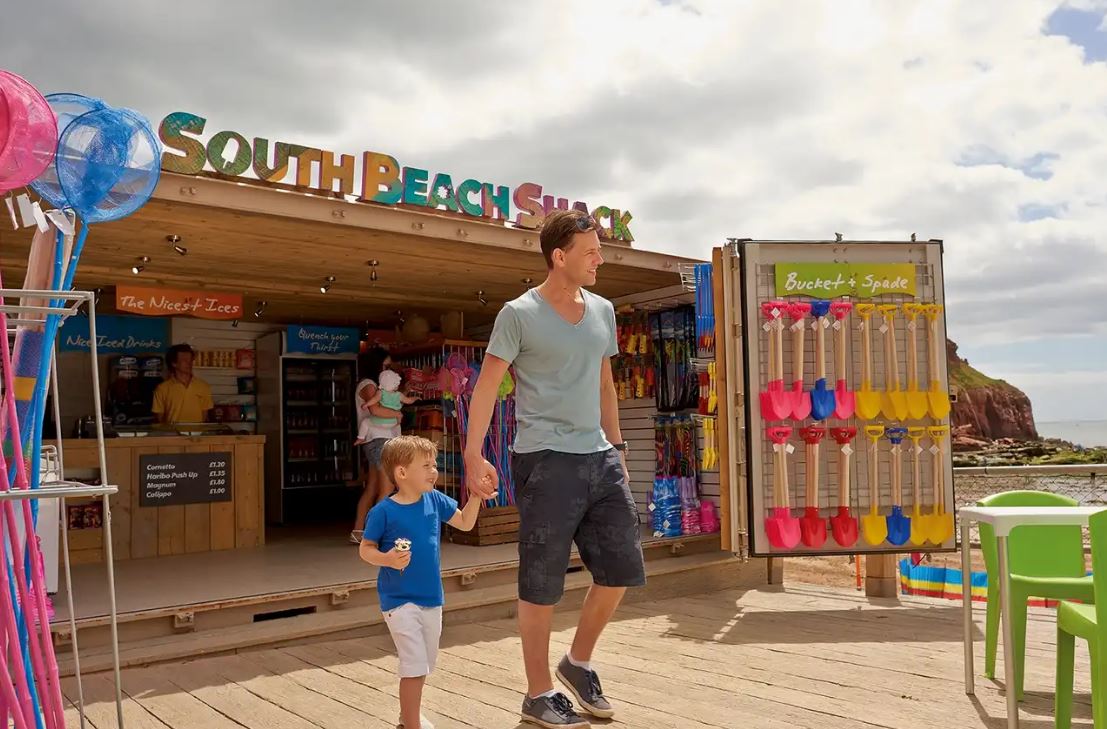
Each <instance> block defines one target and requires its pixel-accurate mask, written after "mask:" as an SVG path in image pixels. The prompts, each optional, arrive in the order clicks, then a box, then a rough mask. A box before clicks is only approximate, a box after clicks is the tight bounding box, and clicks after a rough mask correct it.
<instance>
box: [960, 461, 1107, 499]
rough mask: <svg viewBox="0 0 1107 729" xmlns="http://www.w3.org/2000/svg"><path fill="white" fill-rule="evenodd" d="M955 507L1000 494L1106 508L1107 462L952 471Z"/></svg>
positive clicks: (993, 467)
mask: <svg viewBox="0 0 1107 729" xmlns="http://www.w3.org/2000/svg"><path fill="white" fill-rule="evenodd" d="M953 482H954V491H955V492H956V494H957V506H958V507H961V506H967V505H969V504H973V503H976V501H977V500H979V499H981V498H983V497H985V496H989V495H991V494H997V493H999V492H1001V491H1014V490H1016V489H1028V490H1032V491H1049V492H1050V493H1055V494H1064V495H1066V496H1070V497H1072V498H1074V499H1076V500H1077V501H1079V502H1080V504H1081V505H1084V506H1096V505H1098V504H1105V505H1107V463H1097V464H1091V465H1078V466H978V467H975V466H974V467H970V468H955V469H953Z"/></svg>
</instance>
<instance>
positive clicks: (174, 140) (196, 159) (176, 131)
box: [158, 111, 208, 175]
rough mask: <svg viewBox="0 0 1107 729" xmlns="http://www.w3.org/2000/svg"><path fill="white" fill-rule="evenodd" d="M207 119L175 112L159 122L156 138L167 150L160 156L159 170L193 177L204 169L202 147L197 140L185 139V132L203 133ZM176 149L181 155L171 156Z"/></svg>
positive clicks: (204, 155)
mask: <svg viewBox="0 0 1107 729" xmlns="http://www.w3.org/2000/svg"><path fill="white" fill-rule="evenodd" d="M207 123H208V122H207V119H205V118H204V117H202V116H196V115H195V114H189V113H188V112H187V111H175V112H173V113H172V114H170V115H169V116H167V117H165V118H164V119H162V121H161V126H159V127H158V136H159V137H160V138H161V141H162V144H164V145H165V146H166V147H167V149H166V150H165V151H164V152H162V155H161V168H162V169H163V170H165V171H166V172H179V173H181V174H183V175H195V174H197V173H198V172H202V171H203V169H204V161H205V160H206V159H207V154H206V153H205V150H204V145H203V144H202V143H201V142H200V140H198V139H193V138H192V137H186V136H185V132H188V133H191V134H196V135H200V134H203V133H204V126H205V125H206V124H207ZM169 149H176V150H178V151H180V152H182V153H183V154H173V153H171V152H170V151H169Z"/></svg>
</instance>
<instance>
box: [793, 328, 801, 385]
mask: <svg viewBox="0 0 1107 729" xmlns="http://www.w3.org/2000/svg"><path fill="white" fill-rule="evenodd" d="M803 322H804V320H803V318H802V317H801V318H799V319H797V320H796V322H795V323H796V324H798V325H799V326H797V327H796V328H795V329H794V330H793V331H792V381H793V382H803V335H804V326H803Z"/></svg>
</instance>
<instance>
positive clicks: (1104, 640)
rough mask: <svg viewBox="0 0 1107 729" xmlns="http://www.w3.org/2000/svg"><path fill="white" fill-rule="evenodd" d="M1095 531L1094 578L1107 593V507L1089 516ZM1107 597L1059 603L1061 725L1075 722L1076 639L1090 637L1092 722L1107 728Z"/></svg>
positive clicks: (1056, 717)
mask: <svg viewBox="0 0 1107 729" xmlns="http://www.w3.org/2000/svg"><path fill="white" fill-rule="evenodd" d="M1088 528H1089V530H1090V531H1091V533H1092V581H1093V583H1095V592H1098V593H1100V595H1107V592H1104V590H1107V509H1105V510H1103V511H1098V512H1096V513H1095V514H1092V516H1091V518H1090V519H1088ZM1100 624H1103V625H1107V599H1105V600H1102V601H1099V602H1096V603H1095V604H1094V605H1086V604H1078V603H1074V602H1068V601H1063V602H1062V603H1061V604H1060V605H1058V606H1057V694H1056V697H1055V699H1054V705H1053V721H1054V726H1055V727H1057V729H1069V727H1070V726H1071V725H1072V678H1073V666H1074V662H1075V653H1076V639H1077V638H1078V637H1079V638H1083V639H1084V640H1086V641H1088V652H1089V653H1090V654H1091V657H1092V725H1093V726H1094V727H1096V729H1107V696H1105V695H1104V693H1103V691H1104V685H1103V684H1104V680H1105V679H1107V663H1105V662H1107V630H1104V631H1101V630H1100V629H1099V626H1100Z"/></svg>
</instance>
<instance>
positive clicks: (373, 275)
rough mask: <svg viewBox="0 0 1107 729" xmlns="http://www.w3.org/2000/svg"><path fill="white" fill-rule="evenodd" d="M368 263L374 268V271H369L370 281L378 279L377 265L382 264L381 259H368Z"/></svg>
mask: <svg viewBox="0 0 1107 729" xmlns="http://www.w3.org/2000/svg"><path fill="white" fill-rule="evenodd" d="M367 263H368V264H369V266H370V267H372V269H373V270H372V271H370V272H369V280H370V281H376V280H377V266H379V265H380V261H378V260H377V259H376V258H374V259H372V260H371V261H367Z"/></svg>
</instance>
